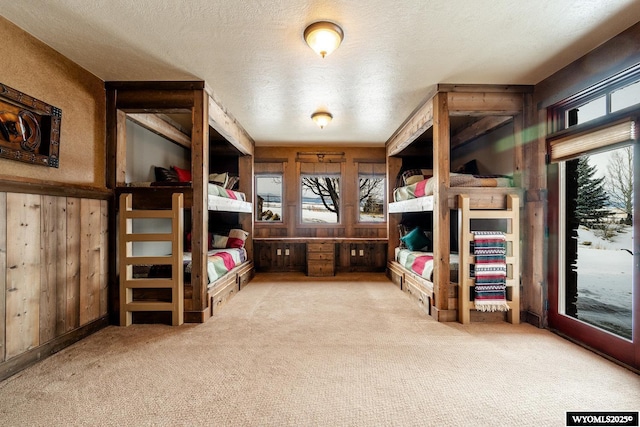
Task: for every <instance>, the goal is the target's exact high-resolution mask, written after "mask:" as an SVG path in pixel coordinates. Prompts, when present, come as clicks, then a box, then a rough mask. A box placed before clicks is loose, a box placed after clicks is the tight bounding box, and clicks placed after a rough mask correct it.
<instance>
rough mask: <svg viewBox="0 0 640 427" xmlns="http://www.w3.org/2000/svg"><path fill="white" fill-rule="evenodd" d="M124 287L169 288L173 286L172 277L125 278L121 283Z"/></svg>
mask: <svg viewBox="0 0 640 427" xmlns="http://www.w3.org/2000/svg"><path fill="white" fill-rule="evenodd" d="M121 286H124V287H125V289H155V288H158V289H171V288H173V287H174V280H173V279H147V278H141V279H127V280H125V281H124V282H122V283H121Z"/></svg>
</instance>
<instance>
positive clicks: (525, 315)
mask: <svg viewBox="0 0 640 427" xmlns="http://www.w3.org/2000/svg"><path fill="white" fill-rule="evenodd" d="M520 319H523V320H524V321H525V322H527V323H530V324H531V325H533V326H535V327H536V328H542V327H543V325H542V317H540V315H539V314H536V313H532V312H530V311H521V312H520Z"/></svg>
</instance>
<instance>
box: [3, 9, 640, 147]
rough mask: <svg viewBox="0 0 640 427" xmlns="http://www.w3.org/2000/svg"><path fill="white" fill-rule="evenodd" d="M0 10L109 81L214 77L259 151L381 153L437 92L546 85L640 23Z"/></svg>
mask: <svg viewBox="0 0 640 427" xmlns="http://www.w3.org/2000/svg"><path fill="white" fill-rule="evenodd" d="M0 14H1V15H2V16H4V17H5V18H6V19H8V20H9V21H11V22H13V23H15V24H16V25H18V26H19V27H21V28H23V29H24V30H26V31H28V32H29V33H31V34H33V35H34V36H35V37H37V38H39V39H40V40H42V41H43V42H45V43H46V44H48V45H49V46H51V47H52V48H54V49H55V50H57V51H59V52H60V53H62V54H63V55H65V56H67V57H68V58H70V59H71V60H73V61H74V62H76V63H78V64H79V65H81V66H82V67H84V68H86V69H87V70H89V71H90V72H92V73H93V74H95V75H96V76H98V77H99V78H101V79H103V80H105V81H115V80H191V79H202V80H205V81H206V82H207V84H208V86H209V87H210V88H212V90H213V92H214V94H215V96H216V98H217V99H218V100H219V101H220V103H221V104H222V105H223V106H224V107H225V108H226V109H227V110H228V112H229V113H230V114H231V115H233V116H234V117H235V118H236V119H237V120H238V121H239V122H240V124H241V125H242V126H243V127H244V128H245V129H246V130H247V132H248V133H249V135H251V137H252V138H253V139H254V140H255V141H256V144H257V145H286V144H296V145H297V144H307V143H312V144H327V145H335V144H348V145H359V144H361V145H371V146H375V145H377V146H380V145H383V144H384V142H385V141H386V140H387V139H388V138H389V137H390V136H391V135H392V134H393V133H394V132H395V131H396V130H397V129H398V127H400V125H401V124H402V123H403V122H404V121H405V120H406V119H407V118H408V117H409V116H410V114H411V113H412V111H413V110H415V109H416V108H417V107H418V106H419V105H420V104H421V103H422V102H423V101H424V98H425V97H426V96H427V93H428V92H429V89H430V88H432V87H433V85H434V84H437V83H487V84H489V83H493V84H535V83H538V82H539V81H540V80H542V79H544V78H545V77H547V76H549V75H550V74H552V73H554V72H555V71H557V70H559V69H560V68H562V67H564V66H565V65H567V64H569V63H570V62H572V61H573V60H575V59H577V58H579V57H580V56H582V55H584V54H585V53H587V52H588V51H590V50H592V49H593V48H595V47H596V46H598V45H599V44H601V43H603V42H604V41H606V40H608V39H610V38H611V37H613V36H615V35H616V34H618V33H620V32H621V31H623V30H625V29H626V28H628V27H630V26H631V25H633V24H634V23H636V22H638V21H640V1H638V0H607V1H603V0H510V1H507V0H492V1H488V0H487V1H481V0H476V1H469V0H405V1H389V0H366V1H364V0H342V1H341V0H326V1H325V0H307V1H303V0H244V1H240V0H231V1H222V0H218V1H215V0H189V1H176V0H129V1H126V0H108V1H105V0H93V1H86V0H55V1H42V0H19V1H15V0H0ZM317 20H330V21H333V22H336V23H338V24H340V25H341V26H342V28H343V30H344V33H345V39H344V41H343V43H342V45H341V47H340V48H338V50H336V51H335V52H334V53H332V54H331V55H329V56H328V57H327V58H325V59H322V58H321V57H319V56H318V55H316V54H315V53H314V52H313V51H311V49H309V48H308V47H307V46H306V44H305V43H304V41H303V38H302V33H303V31H304V28H305V27H306V26H307V25H308V24H310V23H312V22H314V21H317ZM319 108H325V109H327V110H328V111H330V112H331V113H332V114H333V116H334V120H333V122H332V123H330V124H329V126H327V127H326V128H324V129H322V130H321V129H320V128H318V127H317V126H316V125H315V124H314V123H313V122H312V121H311V119H310V116H311V114H312V113H313V112H314V111H316V110H317V109H319Z"/></svg>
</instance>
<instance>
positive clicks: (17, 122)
mask: <svg viewBox="0 0 640 427" xmlns="http://www.w3.org/2000/svg"><path fill="white" fill-rule="evenodd" d="M61 120H62V110H60V109H59V108H56V107H54V106H51V105H49V104H46V103H44V102H42V101H40V100H38V99H35V98H33V97H31V96H29V95H26V94H24V93H22V92H19V91H17V90H15V89H13V88H10V87H9V86H6V85H4V84H2V83H0V157H3V158H6V159H13V160H17V161H20V162H26V163H32V164H36V165H43V166H50V167H54V168H57V167H58V166H59V157H58V156H59V153H60V122H61Z"/></svg>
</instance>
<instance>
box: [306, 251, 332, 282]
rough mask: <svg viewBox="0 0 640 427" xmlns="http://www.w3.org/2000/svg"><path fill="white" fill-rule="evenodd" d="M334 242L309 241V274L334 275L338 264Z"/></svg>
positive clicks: (317, 275) (318, 275)
mask: <svg viewBox="0 0 640 427" xmlns="http://www.w3.org/2000/svg"><path fill="white" fill-rule="evenodd" d="M335 247H336V245H335V244H334V243H307V276H316V277H320V276H334V275H335V265H336V252H335Z"/></svg>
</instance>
